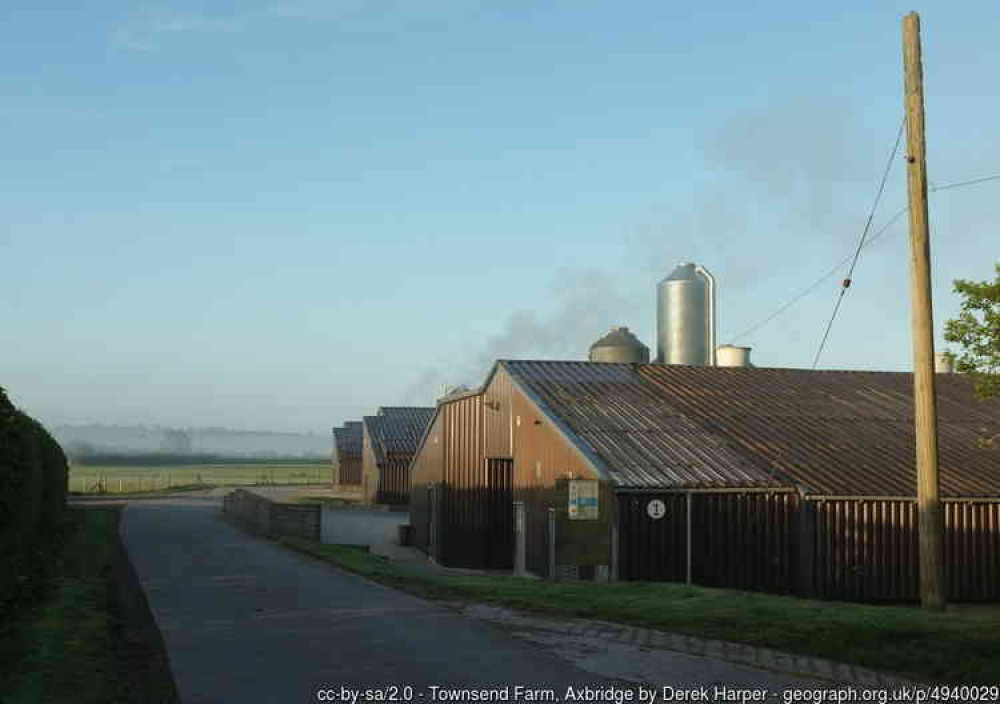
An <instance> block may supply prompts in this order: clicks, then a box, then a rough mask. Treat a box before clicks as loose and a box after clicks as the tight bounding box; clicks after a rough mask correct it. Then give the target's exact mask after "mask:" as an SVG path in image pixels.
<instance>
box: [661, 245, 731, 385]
mask: <svg viewBox="0 0 1000 704" xmlns="http://www.w3.org/2000/svg"><path fill="white" fill-rule="evenodd" d="M715 317H716V307H715V278H714V277H713V276H712V275H711V274H710V273H709V272H708V270H707V269H705V267H703V266H700V265H698V264H693V263H691V262H681V263H680V264H678V265H677V268H676V269H674V270H673V272H671V274H670V275H669V276H668V277H667V278H665V279H663V281H661V282H660V285H659V286H658V287H657V296H656V327H657V330H656V345H657V350H656V361H657V362H659V363H661V364H690V365H700V366H706V365H709V366H711V365H714V364H715Z"/></svg>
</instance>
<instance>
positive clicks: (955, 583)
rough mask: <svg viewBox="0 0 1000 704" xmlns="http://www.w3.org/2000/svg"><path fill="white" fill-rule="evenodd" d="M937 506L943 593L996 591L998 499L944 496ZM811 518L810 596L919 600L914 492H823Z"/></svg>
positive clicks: (964, 596) (961, 595) (992, 595)
mask: <svg viewBox="0 0 1000 704" xmlns="http://www.w3.org/2000/svg"><path fill="white" fill-rule="evenodd" d="M942 509H943V511H944V541H943V548H944V556H943V557H944V571H945V584H946V586H947V590H948V598H949V599H951V600H954V601H996V600H997V599H1000V502H998V501H995V500H993V501H959V500H952V501H948V500H945V501H942ZM816 523H817V525H816V546H815V567H814V570H815V593H816V596H819V597H821V598H824V599H842V600H850V601H893V602H899V601H913V602H915V601H919V597H920V595H919V590H918V585H919V582H918V576H919V564H920V561H919V555H918V533H917V509H916V502H915V501H914V500H913V499H893V498H878V497H872V498H870V499H853V498H852V499H837V498H829V499H822V500H819V501H817V502H816Z"/></svg>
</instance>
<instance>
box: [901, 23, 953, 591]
mask: <svg viewBox="0 0 1000 704" xmlns="http://www.w3.org/2000/svg"><path fill="white" fill-rule="evenodd" d="M903 68H904V71H905V76H906V79H905V91H906V92H905V96H904V101H905V107H906V150H907V151H906V153H907V157H906V162H907V167H906V180H907V185H908V192H909V203H910V298H911V301H910V306H911V315H912V330H913V406H914V411H915V413H914V415H915V425H916V441H917V453H916V455H917V516H918V521H917V523H918V526H919V535H920V602H921V604H923V606H924V608H925V609H934V610H941V609H943V608H944V606H945V594H944V573H943V569H942V562H941V532H942V522H941V501H940V499H939V498H938V433H937V396H936V393H935V390H934V314H933V311H932V309H931V256H930V233H929V231H928V226H927V159H926V153H925V144H924V75H923V67H922V65H921V59H920V17H918V16H917V13H916V12H911V13H910V14H908V15H907V16H906V17H904V18H903Z"/></svg>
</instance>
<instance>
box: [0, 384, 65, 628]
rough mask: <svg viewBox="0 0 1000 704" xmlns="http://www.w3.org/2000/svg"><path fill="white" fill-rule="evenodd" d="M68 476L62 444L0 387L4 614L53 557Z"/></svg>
mask: <svg viewBox="0 0 1000 704" xmlns="http://www.w3.org/2000/svg"><path fill="white" fill-rule="evenodd" d="M67 476H68V467H67V464H66V456H65V455H64V454H63V451H62V448H61V447H59V444H58V443H57V442H56V441H55V440H54V439H53V438H52V436H51V435H49V433H48V431H46V430H45V428H44V427H43V426H42V425H41V424H40V423H38V422H37V421H36V420H34V419H33V418H31V417H30V416H28V415H27V414H25V413H23V412H21V411H19V410H18V409H16V408H15V407H14V405H13V404H12V403H11V402H10V400H9V399H8V398H7V395H6V394H5V393H4V390H3V389H2V388H0V613H3V611H4V609H3V608H2V607H3V606H5V605H7V604H8V603H9V602H10V601H11V600H13V599H16V598H18V597H21V596H23V595H24V594H25V593H26V592H27V590H30V589H31V588H32V587H33V585H34V582H35V581H36V579H35V578H36V577H38V576H39V575H42V574H44V572H45V568H46V565H47V563H48V561H49V560H51V559H53V558H52V555H53V554H54V552H53V549H54V548H55V547H56V545H55V544H56V542H57V539H58V535H59V529H60V526H61V524H62V515H63V511H64V509H65V507H66V482H67Z"/></svg>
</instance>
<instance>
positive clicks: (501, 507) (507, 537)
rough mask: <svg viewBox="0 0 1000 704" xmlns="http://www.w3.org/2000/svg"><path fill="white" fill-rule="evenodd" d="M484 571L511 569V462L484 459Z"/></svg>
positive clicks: (507, 460)
mask: <svg viewBox="0 0 1000 704" xmlns="http://www.w3.org/2000/svg"><path fill="white" fill-rule="evenodd" d="M486 488H487V492H486V493H487V499H486V510H487V517H486V521H487V522H486V546H485V547H486V568H487V569H494V570H509V569H513V567H514V460H512V459H487V460H486Z"/></svg>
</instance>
